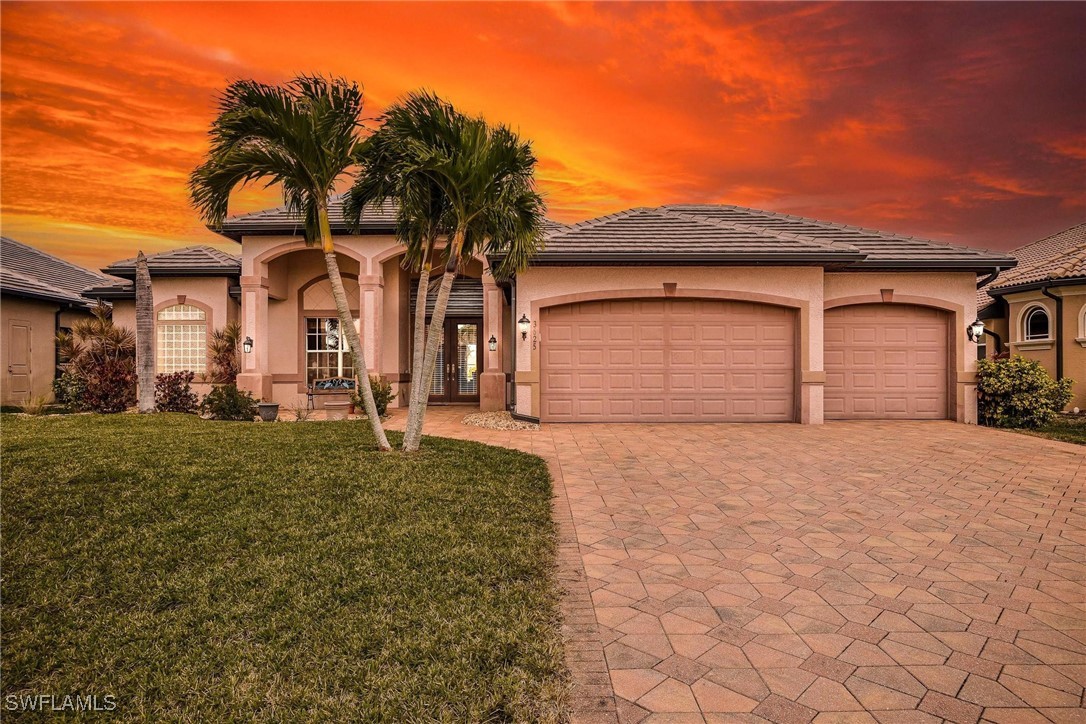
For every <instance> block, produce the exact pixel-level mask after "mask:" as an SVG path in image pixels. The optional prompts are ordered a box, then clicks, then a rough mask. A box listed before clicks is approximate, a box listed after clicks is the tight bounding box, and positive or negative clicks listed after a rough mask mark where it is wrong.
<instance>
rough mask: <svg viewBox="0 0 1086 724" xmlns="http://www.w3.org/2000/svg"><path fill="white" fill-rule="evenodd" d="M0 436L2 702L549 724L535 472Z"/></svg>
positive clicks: (556, 642) (270, 437) (351, 441)
mask: <svg viewBox="0 0 1086 724" xmlns="http://www.w3.org/2000/svg"><path fill="white" fill-rule="evenodd" d="M2 427H3V429H2V436H3V456H2V472H3V490H2V504H0V509H2V514H0V516H2V533H0V535H2V543H3V564H4V565H3V574H2V575H3V577H2V585H3V607H2V612H3V631H2V648H3V652H4V656H3V664H2V682H3V692H2V693H3V694H5V695H7V694H19V693H27V694H29V693H34V694H38V693H46V694H54V695H64V694H84V695H88V694H96V695H98V696H99V697H100V698H101V697H102V696H104V695H107V694H112V695H114V696H115V697H116V699H117V702H118V705H117V710H116V712H115V714H119V715H121V716H122V717H126V718H129V719H163V718H169V719H182V720H191V721H201V720H207V719H245V720H248V719H253V718H258V719H274V720H286V721H293V720H306V719H308V720H345V719H351V720H369V721H377V720H381V721H390V722H393V721H395V722H400V721H419V720H439V721H457V722H461V721H464V722H466V721H495V722H498V721H540V720H542V721H547V720H555V719H558V718H559V717H560V714H561V711H562V703H563V700H564V696H565V690H566V679H565V673H564V670H563V666H562V649H561V638H560V634H559V629H558V625H559V622H558V604H557V602H558V588H557V584H556V581H555V575H554V573H555V571H554V566H555V545H556V543H555V530H554V526H553V523H552V521H551V516H550V499H551V482H550V477H549V475H548V473H547V470H546V466H545V464H544V463H543V461H542V460H540V459H539V458H537V457H534V456H531V455H526V454H523V453H518V452H514V451H510V450H504V449H500V448H494V447H488V446H485V445H479V444H475V443H469V442H459V441H452V440H444V439H439V438H428V439H427V440H426V443H425V446H424V451H423V452H421V453H420V454H418V455H416V456H411V457H404V456H401V455H400V454H398V453H392V454H379V453H376V452H372V451H371V450H372V447H371V436H370V434H369V432H368V428H367V427H366V425H364V424H362V423H357V422H307V423H278V424H259V423H223V422H208V421H204V420H200V419H198V418H196V417H193V416H184V415H154V416H137V415H114V416H110V417H103V416H97V415H79V416H70V417H48V418H45V417H42V418H27V417H22V416H11V415H5V416H4V417H3V419H2ZM390 437H392V436H391V435H390ZM397 439H398V437H397ZM393 442H394V444H395V441H393ZM5 714H7V712H5Z"/></svg>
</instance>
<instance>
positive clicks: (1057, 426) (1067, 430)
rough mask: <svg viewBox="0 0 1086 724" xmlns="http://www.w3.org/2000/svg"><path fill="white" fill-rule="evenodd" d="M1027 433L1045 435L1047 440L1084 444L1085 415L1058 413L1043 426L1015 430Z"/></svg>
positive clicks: (1085, 442) (1085, 432) (1085, 439)
mask: <svg viewBox="0 0 1086 724" xmlns="http://www.w3.org/2000/svg"><path fill="white" fill-rule="evenodd" d="M1015 432H1024V433H1026V434H1027V435H1036V436H1037V437H1047V438H1048V439H1049V440H1062V441H1063V442H1073V443H1075V444H1076V445H1086V415H1060V416H1059V417H1057V418H1056V419H1055V420H1053V421H1052V422H1050V423H1048V424H1047V425H1045V426H1044V427H1039V428H1036V429H1033V430H1015Z"/></svg>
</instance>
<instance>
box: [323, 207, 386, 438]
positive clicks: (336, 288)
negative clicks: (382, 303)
mask: <svg viewBox="0 0 1086 724" xmlns="http://www.w3.org/2000/svg"><path fill="white" fill-rule="evenodd" d="M320 230H321V250H322V251H323V252H324V264H325V266H326V267H327V268H328V282H329V283H330V284H331V286H332V298H333V299H335V300H336V313H337V314H338V315H339V328H340V329H341V330H343V333H344V336H346V337H347V346H348V347H350V349H351V361H352V362H353V363H354V369H355V377H356V378H357V384H358V386H359V388H361V389H360V391H361V393H362V407H363V408H365V410H366V417H368V418H369V420H370V427H372V428H373V436H374V437H375V438H376V439H377V447H378V449H380V450H391V449H392V446H391V445H389V444H388V437H387V436H386V435H385V428H384V426H383V425H382V424H381V417H380V415H378V414H377V403H376V402H375V401H374V399H373V390H372V389H370V377H369V368H368V367H366V355H365V352H364V350H363V349H362V341H361V340H360V339H359V338H358V330H357V329H355V328H354V319H353V318H352V317H351V307H350V305H349V304H348V303H347V290H346V289H344V288H343V277H342V276H340V273H339V262H338V261H337V260H336V249H335V246H334V245H333V243H332V227H331V225H330V224H329V223H328V209H327V208H326V207H322V208H321V210H320Z"/></svg>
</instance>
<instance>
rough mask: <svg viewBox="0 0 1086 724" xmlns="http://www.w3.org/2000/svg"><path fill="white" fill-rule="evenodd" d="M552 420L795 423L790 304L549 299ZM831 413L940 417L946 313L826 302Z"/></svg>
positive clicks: (546, 369)
mask: <svg viewBox="0 0 1086 724" xmlns="http://www.w3.org/2000/svg"><path fill="white" fill-rule="evenodd" d="M540 331H541V335H540V361H541V366H542V368H541V377H540V403H541V408H542V409H541V410H540V418H541V419H542V420H543V421H545V422H682V421H689V422H695V421H696V422H788V421H792V420H794V419H795V417H796V400H795V390H796V388H797V380H796V336H797V335H796V320H795V311H794V310H792V309H788V308H785V307H778V306H773V305H769V304H759V303H755V302H743V301H731V300H712V299H667V298H664V299H659V298H657V299H612V300H602V301H592V302H581V303H577V304H567V305H562V306H557V307H549V308H545V309H544V310H543V313H542V320H541V330H540ZM824 332H825V334H824V340H825V349H824V359H825V370H826V384H825V388H824V405H825V407H824V409H825V416H826V419H828V420H834V419H837V420H847V419H944V418H945V417H946V416H947V387H948V379H947V369H948V366H947V339H948V336H947V314H946V313H945V312H941V311H938V310H935V309H929V308H926V307H918V306H911V305H904V304H863V305H856V306H848V307H837V308H833V309H828V310H826V313H825V326H824Z"/></svg>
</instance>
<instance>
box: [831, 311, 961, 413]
mask: <svg viewBox="0 0 1086 724" xmlns="http://www.w3.org/2000/svg"><path fill="white" fill-rule="evenodd" d="M824 329H825V357H824V359H825V368H826V387H825V397H824V399H825V416H826V419H827V420H889V419H901V420H921V419H932V420H942V419H945V418H946V417H947V382H948V380H947V314H946V312H942V311H939V310H938V309H931V308H928V307H916V306H912V305H908V304H858V305H855V306H848V307H835V308H832V309H827V310H826V315H825V326H824Z"/></svg>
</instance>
